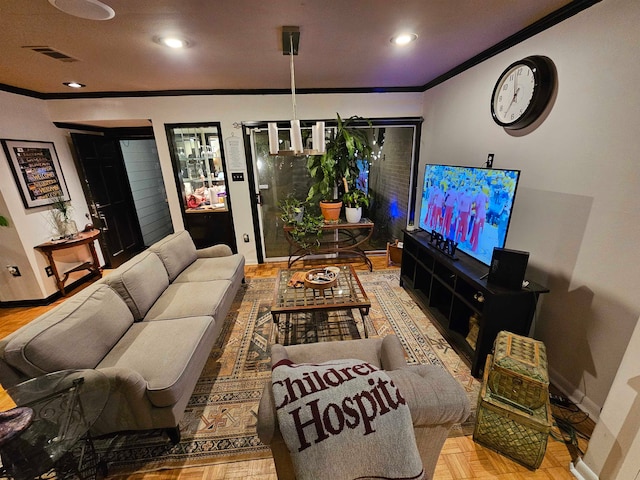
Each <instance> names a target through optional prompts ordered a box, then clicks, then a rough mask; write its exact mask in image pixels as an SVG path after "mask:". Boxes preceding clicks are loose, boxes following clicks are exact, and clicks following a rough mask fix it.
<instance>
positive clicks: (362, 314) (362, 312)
mask: <svg viewBox="0 0 640 480" xmlns="http://www.w3.org/2000/svg"><path fill="white" fill-rule="evenodd" d="M368 316H369V309H368V308H367V307H365V308H361V309H360V318H362V329H363V330H364V338H369V332H368V331H367V317H368Z"/></svg>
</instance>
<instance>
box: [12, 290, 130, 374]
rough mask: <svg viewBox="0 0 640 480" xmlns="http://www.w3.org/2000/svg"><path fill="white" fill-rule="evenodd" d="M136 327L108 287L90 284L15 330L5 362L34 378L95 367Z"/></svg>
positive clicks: (125, 309)
mask: <svg viewBox="0 0 640 480" xmlns="http://www.w3.org/2000/svg"><path fill="white" fill-rule="evenodd" d="M132 323H133V316H132V315H131V312H130V311H129V309H128V308H127V305H126V304H125V303H124V301H123V300H122V299H121V298H120V297H119V296H118V295H117V294H116V293H115V292H114V291H113V290H112V289H111V288H110V287H109V286H107V285H102V284H98V285H91V286H89V287H87V288H85V289H84V290H82V291H81V292H79V293H77V294H76V295H74V296H73V297H71V298H69V299H67V300H66V301H65V302H64V303H62V304H60V305H59V306H57V307H55V308H54V309H52V310H50V311H49V312H47V313H45V314H43V315H42V316H41V317H39V318H38V319H37V320H35V321H34V322H31V323H29V324H27V325H26V326H24V327H23V328H21V329H20V330H19V331H18V332H16V334H14V336H13V337H12V338H11V340H10V341H9V343H8V344H7V345H6V347H5V351H4V355H5V360H6V361H7V363H9V364H10V365H12V366H14V367H16V368H17V369H19V370H21V371H23V372H25V373H26V374H28V375H29V376H39V375H42V374H44V373H47V372H54V371H56V370H65V369H83V368H95V366H96V365H97V364H98V363H99V362H100V361H101V360H102V358H103V357H104V356H105V355H106V354H107V352H109V350H111V348H112V347H113V346H114V345H115V344H116V343H117V342H118V341H119V340H120V338H121V337H122V336H123V335H124V333H125V332H126V331H127V329H128V328H129V327H130V326H131V325H132Z"/></svg>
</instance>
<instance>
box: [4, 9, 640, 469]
mask: <svg viewBox="0 0 640 480" xmlns="http://www.w3.org/2000/svg"><path fill="white" fill-rule="evenodd" d="M639 20H640V7H639V6H638V4H637V2H634V1H632V0H605V1H603V2H600V3H596V4H595V5H593V6H591V7H589V8H587V9H586V10H584V11H582V12H580V13H578V14H576V15H575V16H572V17H571V18H568V19H566V20H564V21H563V22H561V23H559V24H557V25H555V26H553V27H551V28H549V29H548V30H545V31H543V32H541V33H538V34H537V35H535V36H533V37H531V38H528V39H527V40H525V41H523V42H521V43H518V44H515V45H513V46H511V47H510V48H508V49H507V50H505V51H503V52H501V53H498V54H497V55H495V56H492V57H490V58H488V59H486V60H485V61H483V62H482V63H480V64H478V65H475V66H473V67H471V68H469V69H468V70H465V71H463V72H462V73H459V74H458V75H456V76H454V77H452V78H450V79H448V80H446V81H444V82H443V83H440V84H438V85H436V86H433V87H432V88H429V89H427V90H426V91H422V92H420V91H415V92H400V93H399V92H388V93H324V94H304V95H299V99H298V100H299V105H298V114H299V116H300V118H305V119H315V118H319V119H322V118H333V117H334V116H335V113H336V111H337V112H339V113H340V114H341V115H343V116H348V115H351V114H356V115H360V116H363V117H365V118H396V117H423V118H424V123H423V128H422V135H421V149H420V151H421V158H420V167H423V166H424V164H426V163H443V164H457V165H474V166H481V165H482V164H483V163H484V161H485V160H486V157H487V154H488V153H489V152H491V153H494V154H495V160H494V167H497V168H514V169H519V170H521V172H522V176H521V179H520V184H519V187H518V194H517V198H516V202H515V206H514V212H513V218H512V223H511V227H510V230H509V236H508V240H507V247H509V248H514V249H518V250H525V251H528V252H530V255H531V256H530V264H529V270H528V272H527V275H528V277H530V278H531V280H534V281H537V282H539V283H541V284H544V285H546V286H548V287H549V289H550V293H549V294H548V295H546V296H544V297H543V298H542V299H541V301H540V304H539V311H538V313H537V316H536V320H535V325H534V329H533V332H532V334H533V336H534V337H535V338H537V339H539V340H542V341H544V342H545V344H546V345H547V349H548V354H549V372H550V377H551V381H552V383H554V384H555V385H557V386H558V387H560V388H561V389H562V390H563V392H564V393H565V394H566V395H567V396H569V398H571V399H572V400H573V401H574V402H576V403H577V404H579V405H580V406H581V408H582V409H583V410H584V411H586V412H588V413H589V414H590V416H591V417H592V418H593V419H594V420H596V421H597V420H598V419H600V420H601V421H604V420H607V424H606V430H608V431H609V433H610V434H611V435H612V436H613V437H614V438H615V437H617V436H618V435H617V434H618V431H619V429H620V425H621V424H622V423H623V422H624V420H625V419H627V413H628V411H629V410H628V409H629V408H630V406H631V405H632V404H633V402H634V400H635V396H636V392H635V391H633V390H629V388H628V386H627V385H626V382H622V385H623V386H622V387H621V389H620V390H617V389H616V390H615V391H612V385H613V386H616V385H618V382H616V381H615V380H616V373H617V372H618V371H619V368H620V366H621V364H623V358H624V356H625V352H627V351H628V350H627V349H628V348H629V349H633V350H631V351H630V353H627V355H629V354H631V355H633V354H636V355H637V351H638V350H637V344H636V343H635V342H634V339H635V336H634V329H635V327H636V324H637V321H638V317H639V315H640V300H639V299H638V296H637V295H636V293H635V289H634V288H633V285H634V284H635V283H636V282H635V280H640V278H638V277H639V275H638V273H637V272H636V273H633V272H634V271H635V270H631V271H628V270H629V267H628V266H631V265H634V264H636V263H637V260H638V253H637V249H636V248H635V243H636V242H635V239H636V238H638V234H639V233H640V232H638V222H636V221H634V220H635V218H636V217H635V216H634V213H635V210H633V209H632V207H631V204H630V202H629V199H630V198H635V197H636V196H637V193H638V187H637V185H638V179H640V175H639V173H640V172H639V168H640V167H639V166H638V162H637V160H636V158H635V156H636V154H637V152H638V151H640V139H639V138H638V135H637V134H636V130H637V129H636V128H635V123H634V121H635V120H636V118H635V117H636V112H637V111H638V108H639V107H640V93H638V90H637V88H636V83H637V80H638V79H640V67H639V66H638V63H637V61H636V57H637V45H638V44H640V38H639V35H640V34H639V33H638V29H637V27H636V25H637V24H638V21H639ZM533 54H541V55H545V56H548V57H549V58H551V59H552V60H553V62H554V63H555V66H556V68H557V73H558V89H557V92H556V94H555V96H554V97H553V98H552V100H551V108H550V109H549V110H548V111H547V112H546V114H545V115H544V117H543V118H541V119H540V122H538V123H536V124H535V125H534V126H533V128H531V129H530V130H527V131H525V132H520V133H517V132H516V133H514V132H507V131H506V130H504V129H502V128H500V127H498V126H497V125H496V124H495V123H494V122H493V120H492V118H491V115H490V110H489V100H490V95H491V92H492V89H493V86H494V84H495V82H496V79H497V77H498V75H499V74H500V73H501V72H502V71H503V70H504V69H505V68H506V67H507V66H508V65H509V64H511V63H512V62H514V61H516V60H518V59H521V58H524V57H526V56H528V55H533ZM283 68H285V69H286V66H284V67H283ZM285 73H286V72H285ZM0 105H2V114H1V115H0V131H1V132H2V134H1V135H0V136H1V137H2V138H9V139H30V140H47V141H51V142H54V143H55V146H56V150H57V153H58V156H59V158H60V163H61V168H62V170H63V172H64V175H65V179H66V181H67V184H68V187H69V191H70V196H71V198H72V201H73V206H74V208H75V214H76V216H77V220H78V222H82V221H83V219H84V215H85V213H88V208H87V206H86V202H84V201H82V200H79V201H78V200H76V199H83V198H84V195H83V193H82V186H81V184H80V180H79V178H78V176H77V175H76V174H75V165H74V162H73V157H72V148H71V146H70V144H69V134H68V131H66V130H63V129H58V128H56V127H55V125H54V124H53V122H60V123H83V122H86V123H89V122H91V121H106V122H119V121H131V120H136V119H138V120H139V119H150V120H151V124H152V125H153V128H154V136H155V139H156V144H157V147H158V154H159V157H160V162H161V166H162V171H163V175H164V177H165V179H167V180H166V182H165V183H166V184H167V186H168V188H167V192H175V188H173V183H172V182H173V172H172V167H171V158H170V154H169V146H168V144H167V138H166V134H165V131H164V125H165V124H168V123H193V122H207V121H219V122H220V123H221V126H222V132H223V137H224V138H227V137H228V136H231V135H232V133H235V134H236V136H238V135H240V134H241V133H240V132H241V131H240V130H238V129H237V128H235V127H234V124H236V123H242V122H249V121H268V120H282V119H286V118H288V117H289V116H290V106H291V105H290V99H289V96H288V95H287V94H280V95H192V96H188V95H187V96H180V97H171V96H162V97H147V98H145V97H139V98H126V97H116V98H83V99H60V100H42V99H38V98H33V97H31V96H28V95H21V94H19V93H13V92H10V91H3V92H0ZM245 178H246V177H245ZM230 190H231V191H230V195H231V196H232V198H233V202H234V204H233V206H234V208H233V215H234V225H235V231H236V237H237V238H238V241H237V245H238V249H239V252H240V253H242V254H243V255H244V256H245V257H246V260H247V263H248V264H251V263H255V262H256V261H257V254H256V247H255V238H254V237H253V226H252V223H251V220H250V219H251V214H250V212H251V201H252V195H250V187H249V185H248V183H247V181H246V180H245V181H244V182H232V183H231V184H230ZM0 191H1V192H2V194H1V198H0V214H3V215H5V216H8V217H9V218H10V221H11V224H12V225H13V228H0V241H1V244H2V245H3V247H2V253H1V255H0V257H1V258H2V261H3V262H5V263H4V264H7V265H14V264H18V265H20V269H21V271H22V273H23V275H22V277H19V278H14V277H11V276H10V275H9V274H8V273H7V272H6V271H5V270H4V269H3V270H2V274H1V275H2V276H1V277H0V285H1V289H2V292H0V300H1V301H2V302H11V301H17V300H25V299H42V298H46V297H48V296H50V295H52V294H53V293H54V292H55V291H56V286H55V283H54V282H53V280H52V279H51V278H48V277H47V276H46V274H45V273H44V268H45V266H46V261H45V259H44V258H42V257H41V256H40V254H38V253H37V252H35V251H34V250H33V246H34V245H35V244H37V243H40V242H42V241H44V240H46V239H47V236H48V230H47V227H48V225H47V223H46V221H45V220H44V216H45V213H44V211H42V210H38V209H36V210H35V211H33V210H28V209H25V208H24V207H23V204H22V201H21V199H20V194H19V192H18V190H17V188H16V185H15V182H14V180H13V176H12V173H11V170H10V167H9V164H8V162H7V161H2V162H0ZM169 208H170V211H171V216H172V220H173V223H174V229H175V230H179V229H181V228H182V218H181V215H180V211H179V208H180V207H179V199H178V197H177V195H171V194H170V196H169ZM417 208H419V206H418V207H417ZM245 233H246V234H248V235H249V236H250V242H249V243H245V242H244V241H243V240H242V236H243V234H245ZM634 260H635V261H634ZM4 264H3V265H4ZM630 339H631V342H630ZM633 376H637V370H636V371H635V372H634V373H632V374H630V375H629V377H628V378H632V377H633ZM614 398H615V399H617V400H620V399H624V400H623V401H624V402H626V403H627V407H628V408H627V409H624V408H622V409H621V408H620V406H618V408H617V412H615V413H609V415H610V417H608V418H606V419H603V416H604V414H601V411H602V408H603V407H605V411H606V403H607V402H612V401H613V399H614ZM629 418H630V419H632V418H633V417H631V416H630V417H629ZM636 435H637V429H636V430H634V431H633V432H632V433H629V432H628V431H627V432H626V433H625V436H624V437H623V438H619V439H618V441H619V443H620V445H619V448H620V450H621V451H622V452H623V453H626V455H624V454H623V455H620V456H619V458H618V459H617V460H616V462H614V463H616V465H617V468H618V469H619V468H622V467H623V466H625V465H626V464H625V462H624V459H625V458H626V459H627V461H628V462H632V461H633V457H634V455H633V451H634V450H633V448H635V449H636V450H635V451H637V446H635V445H634V444H633V440H634V439H635V436H636ZM597 443H598V442H597V441H596V442H595V443H594V441H592V443H591V445H592V447H593V446H594V445H595V444H597ZM601 448H602V450H601V451H600V456H599V457H598V456H597V455H595V454H593V455H594V457H593V460H594V464H593V465H592V466H593V467H595V468H596V470H601V469H602V468H603V466H605V463H606V460H607V459H610V460H609V461H610V462H612V461H613V460H611V458H612V457H609V455H608V453H609V448H611V445H607V442H605V445H603V446H602V447H601ZM629 453H631V454H629ZM636 457H637V455H636ZM636 465H637V464H636ZM606 466H607V467H608V468H612V467H611V465H606ZM637 470H638V469H637V468H636V470H635V471H637ZM601 478H613V477H605V476H603V477H601ZM619 478H624V477H622V476H621V477H619Z"/></svg>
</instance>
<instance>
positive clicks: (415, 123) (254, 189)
mask: <svg viewBox="0 0 640 480" xmlns="http://www.w3.org/2000/svg"><path fill="white" fill-rule="evenodd" d="M369 120H370V121H371V124H372V126H373V127H394V126H395V127H402V126H411V127H413V128H414V129H415V134H414V137H413V145H412V157H413V158H412V167H411V172H410V180H409V205H408V212H407V222H408V223H409V224H413V222H414V219H415V204H416V195H417V193H416V185H417V182H418V174H419V165H420V141H421V134H422V124H423V122H424V118H423V117H394V118H391V117H385V118H371V119H369ZM323 121H324V122H325V128H335V127H336V126H337V121H336V119H325V120H323ZM315 122H316V120H313V121H311V120H306V121H305V120H301V122H300V123H301V126H302V127H311V126H312V125H314V124H315ZM268 123H270V122H268V121H251V122H242V136H243V139H244V151H245V159H246V164H247V181H248V183H249V189H250V196H251V215H252V218H253V234H254V237H255V242H256V255H257V260H258V263H264V245H263V241H262V227H261V220H260V212H259V205H260V190H259V188H258V187H259V186H258V185H257V183H256V182H257V176H256V172H255V169H254V151H253V144H252V142H251V134H252V132H253V130H255V129H265V130H266V129H267V128H268ZM276 123H277V124H278V128H287V127H288V126H289V121H288V120H286V121H284V120H280V121H277V122H276ZM354 125H356V126H363V127H366V126H368V122H367V120H366V119H364V120H362V121H359V122H355V123H354Z"/></svg>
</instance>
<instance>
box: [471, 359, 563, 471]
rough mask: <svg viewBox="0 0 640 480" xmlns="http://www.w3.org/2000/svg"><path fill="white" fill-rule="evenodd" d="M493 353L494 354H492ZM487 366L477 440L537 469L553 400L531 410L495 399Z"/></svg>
mask: <svg viewBox="0 0 640 480" xmlns="http://www.w3.org/2000/svg"><path fill="white" fill-rule="evenodd" d="M489 357H490V356H489ZM488 363H489V362H487V368H485V374H484V382H483V386H482V390H481V392H480V397H479V398H478V410H477V417H476V424H475V428H474V431H473V440H474V441H475V442H477V443H479V444H480V445H483V446H485V447H487V448H489V449H491V450H494V451H496V452H498V453H500V454H502V455H504V456H506V457H508V458H510V459H512V460H514V461H516V462H518V463H520V464H521V465H524V466H525V467H527V468H529V469H531V470H535V469H537V468H538V467H539V466H540V464H541V463H542V460H543V459H544V455H545V452H546V450H547V440H548V438H549V432H550V430H551V426H552V417H551V405H550V403H549V401H548V400H547V402H546V403H545V404H544V405H543V406H542V407H540V408H538V409H536V410H533V411H532V413H531V414H529V413H525V412H523V411H522V410H521V409H519V408H517V407H514V406H512V405H510V404H508V403H504V402H502V401H500V400H498V399H495V398H494V397H493V396H492V394H491V392H490V391H489V390H488V389H487V377H488V375H487V373H488V371H489V368H488Z"/></svg>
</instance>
